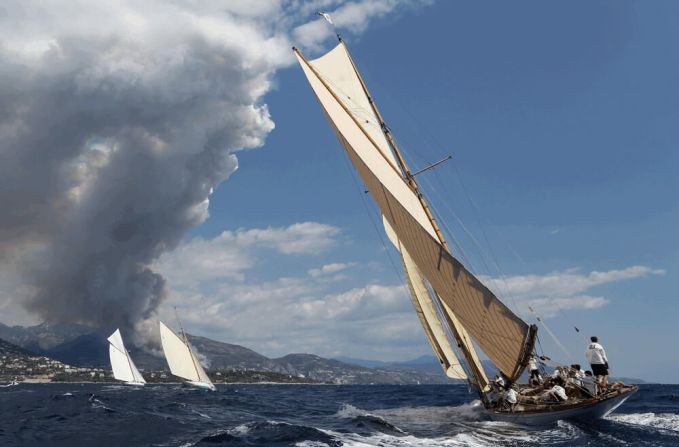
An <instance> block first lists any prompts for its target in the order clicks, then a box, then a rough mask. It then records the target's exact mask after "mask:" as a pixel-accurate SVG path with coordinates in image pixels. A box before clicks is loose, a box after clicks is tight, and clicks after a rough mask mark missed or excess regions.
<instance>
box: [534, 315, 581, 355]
mask: <svg viewBox="0 0 679 447" xmlns="http://www.w3.org/2000/svg"><path fill="white" fill-rule="evenodd" d="M528 310H530V311H531V313H532V314H533V315H535V318H536V319H537V320H538V322H539V323H542V327H544V328H545V330H546V331H547V333H548V334H549V335H550V336H551V337H552V339H554V342H555V343H556V344H557V345H558V346H559V348H560V349H561V350H562V351H563V352H564V353H565V354H566V357H568V360H570V361H571V362H573V357H572V356H571V353H570V352H568V349H566V347H565V346H564V345H563V344H562V343H561V340H559V338H558V337H557V336H556V335H555V334H554V332H552V330H551V329H550V328H549V326H547V323H545V321H544V320H543V319H542V318H540V315H538V314H537V312H535V310H534V309H533V308H532V307H531V306H528Z"/></svg>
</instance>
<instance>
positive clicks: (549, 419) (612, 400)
mask: <svg viewBox="0 0 679 447" xmlns="http://www.w3.org/2000/svg"><path fill="white" fill-rule="evenodd" d="M638 389H639V388H638V387H637V386H630V387H626V388H624V389H621V390H618V391H615V392H610V393H608V394H607V395H606V396H604V397H601V398H598V399H588V400H583V401H581V402H577V403H574V404H555V405H549V406H546V408H543V409H540V410H529V411H514V412H509V411H498V410H495V409H486V412H487V414H488V417H489V418H490V419H492V420H494V421H501V422H511V423H514V424H521V425H550V424H554V423H555V422H556V421H559V420H584V421H591V420H595V419H600V418H603V417H604V416H606V415H608V414H610V413H612V412H613V411H615V409H616V408H618V407H619V406H620V405H622V403H623V402H625V400H627V398H628V397H630V396H631V395H632V394H634V393H635V392H636V391H637V390H638Z"/></svg>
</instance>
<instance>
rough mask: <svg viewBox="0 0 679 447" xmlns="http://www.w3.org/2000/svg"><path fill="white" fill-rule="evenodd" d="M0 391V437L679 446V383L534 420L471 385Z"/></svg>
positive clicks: (306, 446) (161, 442) (356, 446)
mask: <svg viewBox="0 0 679 447" xmlns="http://www.w3.org/2000/svg"><path fill="white" fill-rule="evenodd" d="M15 388H20V389H21V392H12V393H6V392H3V393H0V412H2V414H3V418H0V445H1V446H2V447H5V446H13V445H41V446H42V445H45V446H49V445H51V442H52V441H53V440H55V439H57V440H59V442H60V444H58V445H96V446H98V447H104V446H108V445H129V446H136V445H144V446H146V445H156V446H163V447H165V446H166V447H178V446H182V447H189V446H213V445H229V446H299V447H339V446H349V447H364V446H380V447H392V446H393V447H404V446H415V447H420V446H431V445H441V446H469V447H490V446H496V445H508V446H521V447H523V446H526V447H529V446H573V445H574V446H589V445H597V446H619V445H629V446H635V447H636V446H637V445H654V446H655V445H679V401H677V400H676V399H673V398H671V396H677V395H679V386H674V387H672V386H669V387H668V386H664V387H663V386H652V385H647V386H644V387H643V388H642V391H641V392H639V393H637V394H636V395H634V396H632V397H631V398H630V399H629V400H628V401H627V402H625V404H624V405H623V406H622V407H620V408H619V409H618V410H617V412H616V413H614V414H613V415H611V416H609V417H608V418H606V419H604V420H601V421H596V422H594V421H590V423H575V422H573V423H571V422H566V421H559V422H558V423H556V424H554V425H553V426H549V427H546V428H544V427H543V428H540V429H528V428H525V427H521V426H517V425H513V424H510V423H504V422H493V421H489V420H487V419H486V418H485V414H484V411H483V408H482V406H481V404H480V402H479V401H472V400H471V399H470V395H469V394H468V393H467V390H466V387H463V386H456V385H447V386H324V387H319V386H304V385H299V386H296V385H294V386H293V385H285V386H275V385H269V386H257V385H233V386H219V387H218V390H217V391H216V392H214V393H196V392H192V391H191V390H186V389H182V388H180V387H176V386H160V385H159V386H153V387H151V386H149V387H144V388H143V389H132V388H129V387H119V386H112V385H104V386H101V385H94V384H91V385H79V384H61V385H57V384H52V385H23V384H22V385H21V386H20V387H15Z"/></svg>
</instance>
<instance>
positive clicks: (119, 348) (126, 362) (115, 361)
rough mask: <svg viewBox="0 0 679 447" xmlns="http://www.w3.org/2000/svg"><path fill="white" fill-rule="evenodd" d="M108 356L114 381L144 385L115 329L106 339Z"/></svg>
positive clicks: (144, 381)
mask: <svg viewBox="0 0 679 447" xmlns="http://www.w3.org/2000/svg"><path fill="white" fill-rule="evenodd" d="M108 354H109V357H110V359H111V369H112V370H113V377H115V379H116V380H120V381H122V382H124V383H125V385H132V386H144V385H145V384H146V380H144V377H143V376H142V375H141V373H140V372H139V370H138V369H137V367H136V366H135V364H134V362H133V361H132V358H131V357H130V353H129V352H127V349H125V344H124V343H123V337H122V335H121V334H120V329H116V330H115V332H114V333H112V334H111V335H110V336H109V337H108Z"/></svg>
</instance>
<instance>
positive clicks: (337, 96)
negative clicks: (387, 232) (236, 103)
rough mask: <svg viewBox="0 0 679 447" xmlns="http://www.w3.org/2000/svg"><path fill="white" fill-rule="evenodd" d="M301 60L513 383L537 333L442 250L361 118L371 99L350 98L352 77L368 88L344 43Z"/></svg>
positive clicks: (366, 168)
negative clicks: (363, 82)
mask: <svg viewBox="0 0 679 447" xmlns="http://www.w3.org/2000/svg"><path fill="white" fill-rule="evenodd" d="M296 55H297V57H298V60H299V62H300V64H301V66H302V69H303V70H304V73H305V75H306V77H307V79H308V80H309V83H310V84H311V87H312V88H313V90H314V92H315V93H316V97H317V98H318V100H319V102H320V103H321V106H322V107H323V109H324V111H325V113H326V116H327V117H328V119H329V121H330V123H331V124H332V127H333V129H334V130H335V133H336V134H337V137H338V138H339V140H340V142H341V143H342V146H343V147H344V148H345V150H346V151H347V154H348V155H349V158H350V160H351V161H352V163H353V165H354V167H355V168H356V170H357V171H358V172H359V174H360V175H361V178H362V179H363V182H364V183H365V184H366V186H367V187H368V190H369V191H370V193H371V196H372V197H373V199H374V200H375V202H376V203H377V205H378V207H379V208H380V210H381V212H382V214H383V215H384V217H385V218H386V220H387V221H388V222H389V224H390V225H391V227H392V228H393V229H394V232H395V233H396V235H397V236H398V240H399V241H400V242H401V243H402V245H403V247H405V249H406V250H407V252H408V253H409V255H410V257H412V260H413V261H414V263H415V264H416V265H417V267H418V269H419V271H420V273H421V274H422V275H423V276H424V277H425V278H426V279H427V280H428V282H429V283H430V285H431V286H432V288H433V289H434V291H435V292H436V294H437V295H438V296H439V297H440V299H441V300H442V302H443V303H445V304H446V305H447V306H448V307H449V308H450V309H451V311H452V312H454V315H455V316H457V318H458V319H459V322H460V323H461V325H462V326H463V327H464V328H466V329H467V331H468V332H469V335H470V336H471V337H472V338H473V339H474V340H475V341H476V343H477V345H478V346H479V347H480V348H481V349H482V350H483V351H484V352H485V354H486V355H487V356H488V357H489V358H490V359H491V360H492V361H493V363H494V364H495V365H496V366H497V367H498V369H500V371H502V372H503V373H504V374H505V375H506V376H507V377H509V378H510V380H515V379H516V378H517V377H518V376H519V375H520V373H521V371H522V370H523V368H524V367H525V364H526V362H527V359H528V355H529V353H530V351H531V350H532V346H533V343H534V337H535V330H534V328H532V327H529V326H528V325H527V324H526V323H525V322H524V321H523V320H521V319H520V318H519V317H518V316H516V315H515V314H514V313H513V312H512V311H511V310H510V309H509V308H508V307H507V306H505V305H504V304H503V303H502V302H501V301H500V300H498V299H497V297H496V296H495V295H494V294H493V293H492V292H491V291H490V290H489V289H488V288H486V287H485V286H484V285H483V284H482V283H481V282H480V281H479V280H478V279H477V278H476V277H474V275H472V274H471V273H470V272H469V271H468V270H467V269H466V268H465V267H464V266H463V265H462V264H461V263H460V262H459V261H458V260H457V259H455V258H454V257H453V256H452V255H451V254H450V253H449V252H448V250H447V249H446V248H445V247H444V246H443V245H442V243H441V241H440V240H439V238H438V235H437V233H436V229H435V228H434V227H433V226H432V224H431V220H430V218H429V216H428V215H427V212H426V210H425V209H424V207H423V203H422V201H421V198H420V197H418V195H417V194H416V193H415V192H414V191H413V189H412V187H411V186H410V185H409V184H408V183H407V182H406V181H405V180H404V177H403V173H402V172H401V171H400V170H399V168H398V166H394V164H393V162H392V160H393V156H392V157H390V156H389V153H390V151H389V147H387V150H386V151H385V148H384V145H383V138H384V134H383V133H381V127H378V129H379V130H380V134H379V135H375V132H374V131H373V130H371V129H373V128H374V126H373V125H372V124H371V118H370V115H369V114H368V115H367V118H366V115H359V114H357V113H356V110H360V112H361V114H366V113H367V111H366V109H365V107H364V105H365V104H368V105H369V106H370V101H371V100H370V99H369V98H368V97H367V95H366V94H365V92H364V91H361V92H360V95H362V97H363V99H360V95H359V96H358V97H357V96H356V95H357V93H356V92H355V91H354V92H352V93H348V91H349V90H350V88H349V87H347V85H350V84H351V81H347V79H348V78H350V75H351V73H352V72H353V77H354V78H355V81H354V83H358V85H361V90H363V88H362V84H361V80H360V79H359V78H358V76H357V74H356V72H355V70H354V66H353V62H352V61H351V59H350V57H349V54H348V51H347V50H346V47H345V46H344V43H343V42H340V44H339V45H338V46H337V47H336V48H335V49H333V50H331V51H330V52H328V53H327V54H325V55H324V56H322V57H320V58H318V59H316V60H313V61H307V60H306V59H304V57H303V56H302V55H301V54H300V53H299V52H298V51H296ZM361 104H363V105H361ZM371 108H372V107H371ZM372 116H375V115H374V112H373V115H372ZM380 135H381V137H380Z"/></svg>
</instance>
